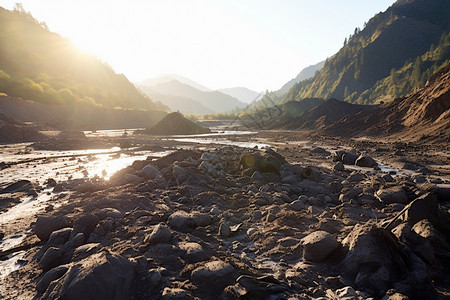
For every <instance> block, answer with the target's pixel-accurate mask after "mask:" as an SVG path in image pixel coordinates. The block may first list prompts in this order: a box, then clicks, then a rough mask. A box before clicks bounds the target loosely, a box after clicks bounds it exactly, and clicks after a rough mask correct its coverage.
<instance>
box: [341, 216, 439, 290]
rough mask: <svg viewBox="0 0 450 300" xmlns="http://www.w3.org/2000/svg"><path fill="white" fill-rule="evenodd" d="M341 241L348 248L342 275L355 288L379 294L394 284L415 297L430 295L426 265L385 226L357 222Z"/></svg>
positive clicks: (430, 288) (430, 287)
mask: <svg viewBox="0 0 450 300" xmlns="http://www.w3.org/2000/svg"><path fill="white" fill-rule="evenodd" d="M342 243H343V245H344V246H345V247H347V248H348V252H347V255H346V257H345V259H344V260H343V262H342V269H343V275H344V277H346V278H347V279H349V280H351V281H353V282H354V285H352V286H354V287H355V288H357V289H358V290H361V291H363V292H365V293H367V294H368V295H369V296H373V297H380V298H381V297H382V296H383V295H384V294H385V293H386V291H387V290H388V289H390V288H393V287H394V286H395V287H396V288H397V289H398V290H399V292H402V293H403V292H406V293H407V294H416V295H417V296H418V298H421V297H425V298H427V296H425V295H427V294H428V297H430V296H431V298H433V297H434V294H433V293H432V291H433V288H432V286H431V283H430V282H431V281H430V279H429V277H428V272H427V271H426V270H427V268H426V265H425V264H424V263H423V262H422V260H421V259H419V258H418V257H417V256H416V255H414V254H413V253H412V251H411V250H409V248H407V247H403V246H402V244H401V243H400V242H399V241H398V239H397V238H396V237H395V236H394V235H393V234H392V232H390V231H389V230H386V229H383V228H379V227H377V226H376V225H375V224H370V223H368V224H363V225H361V224H358V225H356V226H355V227H354V229H353V231H352V232H350V233H349V235H348V236H347V237H346V238H345V239H344V240H343V242H342Z"/></svg>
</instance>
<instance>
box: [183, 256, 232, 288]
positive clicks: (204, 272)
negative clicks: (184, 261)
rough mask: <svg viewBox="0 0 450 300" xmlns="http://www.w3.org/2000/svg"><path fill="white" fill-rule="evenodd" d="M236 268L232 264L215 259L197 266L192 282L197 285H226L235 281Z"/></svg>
mask: <svg viewBox="0 0 450 300" xmlns="http://www.w3.org/2000/svg"><path fill="white" fill-rule="evenodd" d="M233 272H234V268H233V266H231V265H230V264H228V263H226V262H224V261H221V260H214V261H210V262H207V263H205V264H204V265H203V266H201V267H198V268H196V269H195V270H193V271H192V273H191V279H192V282H194V283H195V284H197V285H206V286H208V285H216V284H220V285H223V286H224V287H225V286H226V285H227V284H229V283H231V282H232V281H233V279H234V278H233Z"/></svg>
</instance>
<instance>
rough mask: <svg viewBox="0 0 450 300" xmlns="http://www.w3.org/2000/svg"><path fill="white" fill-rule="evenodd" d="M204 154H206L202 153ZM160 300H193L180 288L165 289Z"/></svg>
mask: <svg viewBox="0 0 450 300" xmlns="http://www.w3.org/2000/svg"><path fill="white" fill-rule="evenodd" d="M204 154H206V153H204ZM162 299H163V300H166V299H167V300H169V299H180V300H182V299H193V298H192V297H191V296H190V295H189V294H188V293H187V292H186V291H185V290H183V289H180V288H170V287H165V288H164V290H163V292H162Z"/></svg>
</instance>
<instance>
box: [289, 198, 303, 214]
mask: <svg viewBox="0 0 450 300" xmlns="http://www.w3.org/2000/svg"><path fill="white" fill-rule="evenodd" d="M289 208H290V209H292V210H296V211H300V210H302V209H304V208H305V204H304V203H303V201H301V200H295V201H293V202H292V203H291V204H289Z"/></svg>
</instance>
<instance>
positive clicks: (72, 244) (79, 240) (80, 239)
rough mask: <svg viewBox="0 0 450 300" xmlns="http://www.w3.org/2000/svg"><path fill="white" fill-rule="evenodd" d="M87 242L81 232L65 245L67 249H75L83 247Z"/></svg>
mask: <svg viewBox="0 0 450 300" xmlns="http://www.w3.org/2000/svg"><path fill="white" fill-rule="evenodd" d="M84 241H85V238H84V233H82V232H80V233H78V234H76V235H75V236H74V237H72V238H71V239H70V240H69V241H68V242H67V243H65V244H64V248H66V249H75V248H78V247H80V246H81V245H83V243H84Z"/></svg>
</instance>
